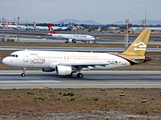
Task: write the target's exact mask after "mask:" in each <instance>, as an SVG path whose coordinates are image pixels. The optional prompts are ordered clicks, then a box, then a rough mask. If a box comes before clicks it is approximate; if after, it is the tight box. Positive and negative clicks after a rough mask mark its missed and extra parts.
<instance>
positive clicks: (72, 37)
mask: <svg viewBox="0 0 161 120" xmlns="http://www.w3.org/2000/svg"><path fill="white" fill-rule="evenodd" d="M48 28H49V31H50V33H49V35H52V37H55V38H63V39H66V41H65V43H69V42H72V43H76V41H82V42H92V41H94V40H95V38H94V37H93V36H91V35H79V34H57V33H56V32H55V31H54V30H53V28H52V27H51V25H50V24H48Z"/></svg>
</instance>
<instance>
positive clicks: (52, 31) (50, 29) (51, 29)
mask: <svg viewBox="0 0 161 120" xmlns="http://www.w3.org/2000/svg"><path fill="white" fill-rule="evenodd" d="M48 28H49V31H50V33H51V34H56V32H55V31H54V29H53V28H52V27H51V25H50V24H48Z"/></svg>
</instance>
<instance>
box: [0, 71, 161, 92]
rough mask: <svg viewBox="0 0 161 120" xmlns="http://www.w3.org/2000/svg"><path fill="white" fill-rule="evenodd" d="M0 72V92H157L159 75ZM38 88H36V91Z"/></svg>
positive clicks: (160, 86) (160, 83) (131, 72)
mask: <svg viewBox="0 0 161 120" xmlns="http://www.w3.org/2000/svg"><path fill="white" fill-rule="evenodd" d="M21 73H22V71H20V70H16V71H15V70H7V71H5V70H2V71H0V89H14V88H16V89H27V88H31V89H34V88H40V89H42V87H46V88H161V71H82V73H83V74H84V77H83V78H77V77H76V74H73V76H57V75H56V74H55V72H52V73H44V72H41V71H39V70H37V71H26V76H25V77H21V76H20V74H21ZM38 86H39V87H38Z"/></svg>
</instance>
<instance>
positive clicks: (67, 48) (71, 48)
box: [0, 46, 161, 52]
mask: <svg viewBox="0 0 161 120" xmlns="http://www.w3.org/2000/svg"><path fill="white" fill-rule="evenodd" d="M25 49H28V50H41V51H107V52H111V51H112V52H122V51H124V48H98V47H26V46H0V50H25ZM146 51H147V52H160V51H161V48H147V50H146Z"/></svg>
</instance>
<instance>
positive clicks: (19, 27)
mask: <svg viewBox="0 0 161 120" xmlns="http://www.w3.org/2000/svg"><path fill="white" fill-rule="evenodd" d="M5 24H6V25H5V27H6V28H12V29H23V30H25V29H26V28H27V27H26V26H24V25H8V23H7V22H6V21H5Z"/></svg>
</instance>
